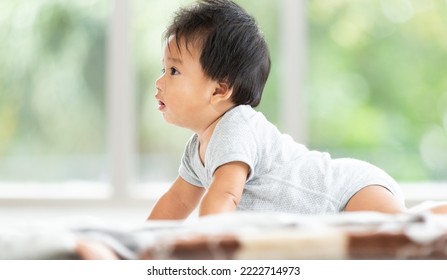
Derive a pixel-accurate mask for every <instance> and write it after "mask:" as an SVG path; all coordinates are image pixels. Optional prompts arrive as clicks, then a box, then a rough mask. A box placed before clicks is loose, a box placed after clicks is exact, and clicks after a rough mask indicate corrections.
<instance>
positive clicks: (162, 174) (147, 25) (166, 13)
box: [133, 0, 279, 183]
mask: <svg viewBox="0 0 447 280" xmlns="http://www.w3.org/2000/svg"><path fill="white" fill-rule="evenodd" d="M192 2H194V1H191V0H188V1H185V0H175V1H174V0H171V1H164V0H151V1H146V0H136V1H135V2H134V7H133V10H134V15H135V16H134V17H133V21H134V22H133V36H134V46H135V57H136V58H135V61H136V73H137V75H136V76H137V93H138V94H137V96H138V102H137V104H138V105H137V106H138V109H137V112H138V118H137V119H138V120H139V124H138V128H139V135H138V137H139V147H138V149H139V167H138V168H139V181H140V182H142V183H145V182H154V181H172V180H173V179H174V178H175V177H176V176H177V170H178V165H179V162H180V158H181V154H182V152H183V149H184V146H185V144H186V141H187V140H188V138H189V137H190V136H191V135H192V132H191V131H189V130H186V129H183V128H179V127H175V126H172V125H170V124H167V123H166V122H165V121H164V120H163V117H162V115H161V114H160V112H158V110H157V103H156V100H155V98H154V95H155V85H154V84H155V80H156V79H157V78H158V77H159V76H160V75H161V68H162V65H161V59H162V35H163V32H164V30H165V28H166V26H167V25H168V23H169V20H170V19H171V17H172V16H173V15H174V12H175V11H176V10H177V9H178V8H179V7H181V6H184V5H187V4H189V3H192ZM235 2H237V3H239V4H240V5H241V6H242V7H244V8H245V9H247V11H248V12H249V13H251V14H252V15H253V16H254V17H255V18H256V20H257V21H258V23H259V25H260V26H261V29H262V30H263V32H264V34H265V36H266V40H267V41H268V42H267V43H268V44H269V47H270V51H271V56H272V60H273V61H278V58H277V56H278V51H277V49H278V48H277V42H278V40H277V36H278V32H277V30H278V29H277V28H278V23H277V21H278V20H277V9H278V8H277V5H278V1H276V0H262V1H257V2H256V5H253V1H249V0H243V1H242V0H240V1H235ZM276 69H277V64H273V66H272V70H271V75H270V78H269V81H268V83H267V85H266V90H265V93H264V96H263V101H262V102H261V105H260V107H259V110H261V111H262V112H264V113H265V115H266V116H267V117H268V118H270V119H271V120H272V121H274V122H276V121H277V120H278V119H279V112H278V108H277V104H278V102H279V98H278V83H277V71H276Z"/></svg>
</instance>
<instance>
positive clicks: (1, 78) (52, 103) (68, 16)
mask: <svg viewBox="0 0 447 280" xmlns="http://www.w3.org/2000/svg"><path fill="white" fill-rule="evenodd" d="M107 3H108V1H104V0H75V1H63V2H61V1H58V0H34V1H25V0H15V1H0V42H1V44H0V181H15V182H23V181H39V182H57V181H63V180H98V179H99V178H100V177H101V176H102V177H104V172H105V171H104V166H105V162H104V158H105V143H104V142H105V137H104V136H105V118H104V115H105V112H104V111H105V105H104V99H105V93H104V92H105V86H104V85H105V80H104V79H105V66H104V65H105V55H106V52H105V41H106V32H105V25H106V20H107V12H108V10H107Z"/></svg>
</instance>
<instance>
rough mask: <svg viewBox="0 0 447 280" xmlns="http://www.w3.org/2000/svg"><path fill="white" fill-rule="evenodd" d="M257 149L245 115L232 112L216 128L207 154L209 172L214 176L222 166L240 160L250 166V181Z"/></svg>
mask: <svg viewBox="0 0 447 280" xmlns="http://www.w3.org/2000/svg"><path fill="white" fill-rule="evenodd" d="M256 151H257V143H256V140H255V137H254V135H253V133H252V131H251V127H250V125H249V124H248V122H247V120H246V119H245V116H243V115H242V114H232V115H231V117H228V118H226V119H225V120H223V121H221V122H220V123H219V124H218V125H217V126H216V128H215V131H214V133H213V136H212V138H211V141H210V143H209V146H208V149H207V153H206V156H205V166H207V172H209V176H212V175H213V174H214V172H215V171H216V169H217V168H219V167H220V166H222V165H224V164H226V163H229V162H235V161H240V162H244V163H245V164H247V165H248V166H249V168H250V171H249V175H248V178H247V181H249V180H250V179H251V178H252V177H253V175H254V170H255V165H256V154H257V153H256Z"/></svg>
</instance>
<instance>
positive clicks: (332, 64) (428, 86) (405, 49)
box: [309, 0, 447, 181]
mask: <svg viewBox="0 0 447 280" xmlns="http://www.w3.org/2000/svg"><path fill="white" fill-rule="evenodd" d="M446 14H447V7H446V1H444V0H442V1H441V0H427V1H420V0H391V1H390V0H386V1H385V0H382V1H379V0H361V1H345V0H331V1H322V0H315V1H309V18H310V32H309V34H310V48H309V54H310V58H309V60H310V76H309V78H310V90H309V94H310V106H311V107H310V110H309V112H310V120H311V124H310V126H309V127H310V139H311V146H312V147H313V148H316V149H321V150H328V151H330V152H332V153H333V154H334V155H335V156H352V157H358V158H361V159H365V160H368V161H370V162H373V163H375V164H377V165H379V166H381V167H382V168H384V169H385V170H387V171H388V172H389V173H391V174H392V175H393V176H395V178H397V179H398V180H401V181H418V180H446V179H447V172H446V170H447V157H446V151H447V75H445V60H446V59H445V58H446V51H447V36H446V34H447V17H446V16H445V15H446Z"/></svg>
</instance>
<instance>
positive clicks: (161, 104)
mask: <svg viewBox="0 0 447 280" xmlns="http://www.w3.org/2000/svg"><path fill="white" fill-rule="evenodd" d="M165 107H166V105H165V103H164V102H163V101H160V100H158V110H160V111H161V110H163V109H164V108H165Z"/></svg>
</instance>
